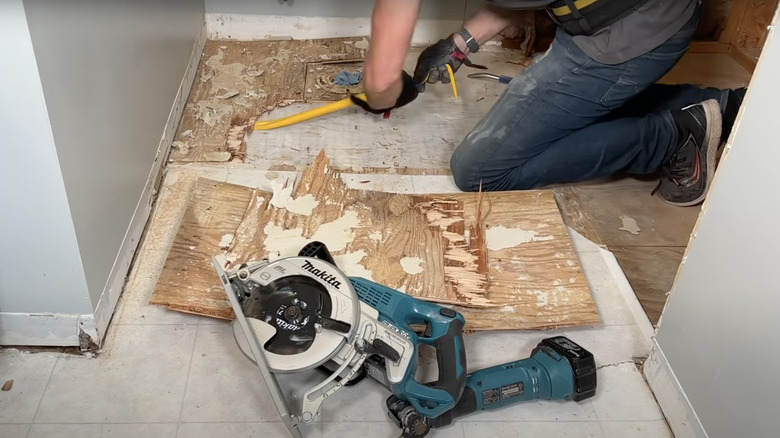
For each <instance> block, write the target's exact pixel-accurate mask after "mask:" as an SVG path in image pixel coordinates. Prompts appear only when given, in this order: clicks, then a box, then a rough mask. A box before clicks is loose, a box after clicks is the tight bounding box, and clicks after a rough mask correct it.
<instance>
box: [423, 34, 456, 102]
mask: <svg viewBox="0 0 780 438" xmlns="http://www.w3.org/2000/svg"><path fill="white" fill-rule="evenodd" d="M464 59H466V55H465V54H464V53H463V52H462V51H461V50H460V49H459V48H458V45H457V44H455V39H454V37H453V36H452V35H450V36H448V37H447V38H444V39H442V40H439V41H438V42H437V43H436V44H434V45H432V46H429V47H428V48H426V49H425V50H423V52H422V53H421V54H420V57H419V58H417V66H416V67H415V68H414V84H415V85H416V86H417V91H419V92H421V93H422V92H424V91H425V83H426V82H428V83H431V84H434V83H436V82H439V81H441V82H442V83H444V84H449V83H450V75H449V72H448V71H447V64H449V65H450V66H451V67H452V71H453V73H454V72H456V71H458V68H460V65H461V64H462V63H463V60H464Z"/></svg>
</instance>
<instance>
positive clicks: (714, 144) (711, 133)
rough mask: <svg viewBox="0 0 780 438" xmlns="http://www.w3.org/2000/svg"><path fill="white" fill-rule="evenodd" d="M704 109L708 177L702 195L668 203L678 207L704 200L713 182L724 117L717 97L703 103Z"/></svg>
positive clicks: (689, 205)
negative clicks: (689, 199) (684, 200)
mask: <svg viewBox="0 0 780 438" xmlns="http://www.w3.org/2000/svg"><path fill="white" fill-rule="evenodd" d="M701 106H702V108H703V109H704V119H705V120H706V121H707V135H706V138H705V139H704V145H703V147H704V148H705V150H706V151H707V156H706V157H705V166H706V167H705V171H706V172H707V178H706V179H705V181H704V190H703V191H702V194H701V196H699V197H698V198H696V199H694V200H692V201H688V202H669V201H666V200H664V201H666V202H667V203H668V204H672V205H676V206H678V207H692V206H694V205H697V204H699V203H701V202H702V201H704V198H706V197H707V193H708V192H709V191H710V185H711V184H712V178H713V176H714V174H715V164H716V161H717V159H718V151H719V150H721V149H720V148H719V146H720V135H721V132H722V129H723V117H722V115H721V113H720V104H719V103H718V101H717V100H715V99H710V100H707V101H704V102H702V103H701Z"/></svg>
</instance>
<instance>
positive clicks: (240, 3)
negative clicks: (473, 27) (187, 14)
mask: <svg viewBox="0 0 780 438" xmlns="http://www.w3.org/2000/svg"><path fill="white" fill-rule="evenodd" d="M470 1H471V2H472V3H475V0H470ZM373 8H374V2H373V1H372V0H338V1H328V0H288V1H283V0H206V12H208V13H222V14H247V15H283V16H299V17H349V18H353V17H369V16H371V11H372V10H373ZM465 8H466V0H423V4H422V11H421V12H420V18H423V19H439V20H460V19H463V12H464V10H465Z"/></svg>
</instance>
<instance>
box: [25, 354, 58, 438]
mask: <svg viewBox="0 0 780 438" xmlns="http://www.w3.org/2000/svg"><path fill="white" fill-rule="evenodd" d="M60 358H62V353H57V358H56V359H54V364H53V365H52V367H51V371H50V372H49V378H48V379H46V386H44V387H43V394H41V398H40V400H38V406H36V407H35V413H34V414H33V418H32V421H30V427H28V428H27V434H26V435H25V436H26V437H27V436H30V432H31V431H32V426H33V424H35V419H36V418H37V417H38V412H39V411H40V409H41V405H42V404H43V398H44V397H46V392H48V391H49V384H50V383H51V378H52V376H54V370H56V369H57V364H58V363H59V362H60Z"/></svg>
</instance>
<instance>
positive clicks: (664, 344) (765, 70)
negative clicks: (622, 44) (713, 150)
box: [657, 26, 780, 438]
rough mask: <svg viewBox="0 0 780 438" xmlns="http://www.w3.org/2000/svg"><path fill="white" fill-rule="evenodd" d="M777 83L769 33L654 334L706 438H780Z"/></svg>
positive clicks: (777, 58) (777, 56)
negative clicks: (710, 190)
mask: <svg viewBox="0 0 780 438" xmlns="http://www.w3.org/2000/svg"><path fill="white" fill-rule="evenodd" d="M778 77H780V41H778V36H777V34H776V32H775V29H774V27H773V26H772V27H771V28H770V34H769V38H768V39H767V44H766V47H765V48H764V53H763V54H762V57H761V59H760V61H759V65H758V68H757V69H756V73H755V75H754V77H753V80H752V82H751V84H750V87H749V92H748V95H747V98H746V100H745V105H744V106H743V118H742V121H741V123H740V124H739V125H738V128H737V130H736V133H735V134H734V136H733V147H732V148H731V150H730V152H728V155H727V156H726V157H725V158H724V160H723V162H722V164H721V167H720V169H719V174H718V176H717V179H716V182H715V185H714V187H713V190H712V192H711V195H710V197H709V199H708V200H707V202H706V204H705V206H704V208H705V212H704V213H703V215H702V218H701V219H700V222H699V224H698V227H697V229H696V231H695V238H694V239H692V243H691V245H690V246H689V251H688V254H687V257H686V260H685V262H684V264H683V266H682V267H681V269H680V273H679V275H678V281H677V282H676V284H675V287H674V289H673V291H672V294H671V296H670V299H669V302H668V304H667V307H666V309H665V311H664V314H663V317H662V319H661V322H660V328H659V331H658V336H657V342H658V345H659V346H660V348H661V350H662V351H663V354H664V355H665V356H666V358H667V359H668V362H669V365H670V367H671V370H672V371H673V373H674V375H675V376H676V378H677V380H678V381H679V383H680V385H681V386H682V389H683V390H684V392H685V394H686V395H687V398H688V400H689V401H690V404H691V405H692V407H693V409H694V410H695V412H696V414H697V415H698V417H699V420H700V421H701V425H702V426H703V428H704V430H705V431H706V433H707V434H708V436H709V437H710V438H733V437H751V438H761V437H776V436H778V434H780V432H779V431H780V415H779V414H778V413H780V398H779V397H778V394H780V377H779V376H778V373H777V365H778V364H780V348H778V346H780V317H778V313H779V312H780V283H778V281H777V275H778V272H780V226H778V224H780V173H779V172H778V163H780V140H779V139H778V138H780V137H778V132H777V126H778V111H777V103H778V102H779V101H780V88H779V87H778V85H777V78H778Z"/></svg>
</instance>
